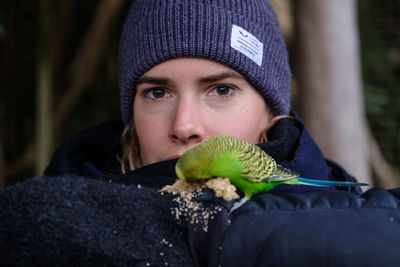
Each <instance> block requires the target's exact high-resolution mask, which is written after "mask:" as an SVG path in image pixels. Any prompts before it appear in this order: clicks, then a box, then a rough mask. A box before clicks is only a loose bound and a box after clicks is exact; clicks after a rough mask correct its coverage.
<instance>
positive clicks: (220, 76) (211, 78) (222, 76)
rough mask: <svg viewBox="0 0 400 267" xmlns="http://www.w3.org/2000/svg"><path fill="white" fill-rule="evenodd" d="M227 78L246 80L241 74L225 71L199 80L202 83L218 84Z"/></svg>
mask: <svg viewBox="0 0 400 267" xmlns="http://www.w3.org/2000/svg"><path fill="white" fill-rule="evenodd" d="M226 78H234V79H244V78H243V77H242V76H241V75H240V74H238V73H236V72H234V71H224V72H221V73H217V74H215V75H211V76H207V77H203V78H200V79H199V82H200V83H210V82H217V81H220V80H223V79H226Z"/></svg>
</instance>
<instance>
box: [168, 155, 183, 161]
mask: <svg viewBox="0 0 400 267" xmlns="http://www.w3.org/2000/svg"><path fill="white" fill-rule="evenodd" d="M180 157H181V155H178V154H177V155H172V156H169V157H168V158H166V159H165V160H172V159H177V158H180Z"/></svg>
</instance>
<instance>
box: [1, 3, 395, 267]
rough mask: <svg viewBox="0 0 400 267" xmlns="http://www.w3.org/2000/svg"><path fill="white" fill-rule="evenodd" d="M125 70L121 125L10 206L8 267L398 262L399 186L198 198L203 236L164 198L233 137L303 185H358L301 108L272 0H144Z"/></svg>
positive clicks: (5, 230)
mask: <svg viewBox="0 0 400 267" xmlns="http://www.w3.org/2000/svg"><path fill="white" fill-rule="evenodd" d="M119 66H120V69H119V73H120V89H121V112H122V119H123V123H120V122H112V123H107V124H104V125H100V126H96V127H94V128H91V129H88V130H86V131H84V132H82V133H80V134H78V135H77V136H75V137H73V138H71V139H69V140H68V141H67V142H66V143H64V144H63V145H61V146H60V148H59V149H58V150H57V152H56V153H55V155H54V156H53V158H52V161H51V163H50V165H49V167H48V168H47V170H46V172H45V177H42V178H35V179H31V180H28V181H26V182H23V183H20V184H18V185H16V186H14V187H11V188H9V189H8V190H6V192H5V193H4V194H3V195H2V196H1V201H0V205H1V206H0V212H1V213H2V214H1V217H2V220H1V223H0V234H1V236H0V237H1V238H0V240H1V241H0V251H1V252H0V264H3V265H7V266H9V265H12V264H15V265H22V264H32V263H33V264H34V265H35V264H37V265H43V264H45V265H49V264H50V265H55V264H57V265H63V264H65V265H67V264H68V265H85V266H86V265H122V266H132V265H138V266H150V265H155V266H167V265H170V266H190V265H196V266H218V265H220V264H222V265H223V266H257V265H259V266H266V265H267V266H268V265H279V266H291V265H295V264H296V265H311V266H314V265H315V266H323V265H335V264H338V265H349V266H357V265H360V266H361V265H362V266H366V265H382V264H391V263H394V261H395V260H397V259H396V258H397V256H396V253H397V251H398V250H399V245H398V241H397V240H398V238H399V237H400V227H399V226H398V224H396V223H395V222H398V218H399V216H400V215H399V211H398V206H399V202H400V201H399V195H400V193H399V191H398V190H397V191H392V192H388V191H384V190H378V189H375V190H371V191H369V192H368V193H367V194H366V195H364V196H359V195H358V194H360V189H359V188H351V189H349V192H345V191H337V190H336V189H326V188H316V187H307V186H279V187H276V188H275V189H274V190H272V191H271V192H269V193H261V194H258V195H256V196H254V197H253V198H252V200H251V201H249V202H248V203H246V204H245V205H243V206H242V207H240V208H239V209H237V210H235V211H234V212H232V213H230V212H229V210H230V207H231V205H232V203H227V202H224V201H222V200H221V199H219V198H216V197H215V196H214V195H213V194H212V193H211V192H209V191H205V192H203V194H201V195H199V196H198V197H197V198H196V199H195V200H194V203H200V204H201V207H202V210H201V211H202V212H203V211H207V212H208V213H207V214H206V215H207V216H209V217H207V218H208V219H207V220H206V221H205V222H206V226H207V227H205V228H204V227H203V226H204V221H201V222H196V221H193V220H192V219H193V216H195V215H196V213H189V216H181V215H182V213H181V211H180V210H179V209H180V208H181V206H179V205H180V204H179V203H176V198H175V197H174V196H173V195H170V194H160V192H159V190H160V189H161V188H162V187H163V186H165V185H168V184H172V183H173V182H174V181H175V179H176V176H175V174H174V165H175V163H176V158H178V157H180V156H181V155H182V154H183V153H184V152H185V151H186V150H188V149H190V148H191V147H193V146H195V145H196V144H198V143H200V142H202V141H204V140H207V139H208V138H210V137H212V136H215V135H221V134H224V135H231V136H234V137H236V138H238V139H241V140H243V141H247V142H250V143H253V144H258V145H259V146H260V147H261V148H262V149H264V150H265V151H266V152H268V153H269V154H270V155H271V156H273V157H274V158H275V159H276V160H277V161H278V162H279V163H280V164H281V165H283V166H284V167H286V168H289V169H291V170H295V171H297V172H298V173H300V175H301V176H303V177H309V178H319V179H335V180H349V181H354V178H352V177H351V176H350V175H348V174H347V173H346V172H345V171H344V170H342V169H341V168H340V167H339V166H337V165H335V164H334V163H332V162H329V161H327V160H325V159H324V157H323V155H322V154H321V152H320V150H319V149H318V147H317V146H316V144H315V143H314V142H313V141H312V139H311V138H310V136H309V135H308V133H307V131H306V129H305V127H304V125H303V124H302V122H301V121H299V120H298V119H297V118H296V115H295V114H294V112H293V111H291V108H290V84H291V72H290V68H289V64H288V55H287V49H286V47H285V43H284V40H283V37H282V34H281V31H280V29H279V25H278V22H277V19H276V16H275V14H274V12H273V10H272V8H271V7H270V6H269V4H268V3H267V2H266V1H264V0H246V1H244V0H220V1H211V0H203V1H197V0H196V1H194V0H187V1H178V0H168V1H166V0H136V1H134V3H133V5H132V7H131V9H130V11H129V14H128V17H127V19H126V22H125V25H124V29H123V32H122V35H121V42H120V61H119ZM121 137H122V138H121ZM120 139H121V140H122V145H120V143H119V142H120V141H119V140H120ZM266 140H268V142H267V141H266ZM289 193H294V194H289ZM210 211H212V212H210ZM183 215H188V214H183ZM339 229H340V230H339ZM376 231H377V232H378V233H377V234H376ZM360 244H362V246H363V247H362V248H360ZM377 251H379V253H377ZM395 251H396V253H395Z"/></svg>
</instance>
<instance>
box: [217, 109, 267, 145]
mask: <svg viewBox="0 0 400 267" xmlns="http://www.w3.org/2000/svg"><path fill="white" fill-rule="evenodd" d="M270 119H271V115H270V113H269V112H268V110H267V109H266V108H264V106H253V107H248V106H246V107H243V108H240V109H235V110H232V111H231V112H230V113H229V115H228V116H225V117H223V118H218V121H214V122H213V125H214V127H217V129H216V130H217V131H218V132H217V133H216V134H225V135H230V136H234V137H236V138H238V139H240V140H243V141H246V142H249V143H253V144H256V143H258V142H259V136H260V134H261V132H262V131H263V130H264V129H265V128H266V127H267V126H268V124H269V121H270Z"/></svg>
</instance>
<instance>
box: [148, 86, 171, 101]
mask: <svg viewBox="0 0 400 267" xmlns="http://www.w3.org/2000/svg"><path fill="white" fill-rule="evenodd" d="M143 95H144V96H145V97H146V98H150V99H159V98H165V97H169V93H168V91H167V90H166V89H164V88H150V89H147V90H145V91H144V92H143Z"/></svg>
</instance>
